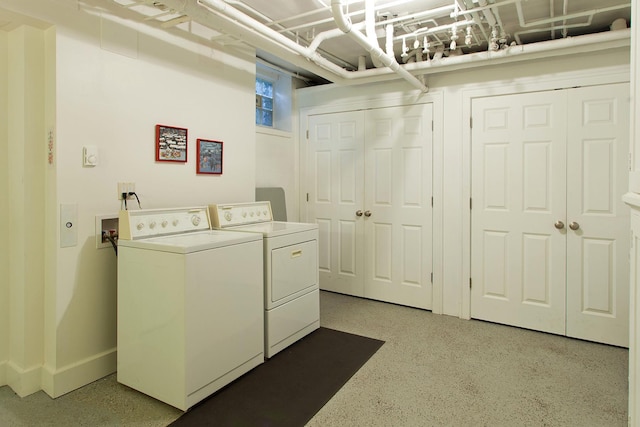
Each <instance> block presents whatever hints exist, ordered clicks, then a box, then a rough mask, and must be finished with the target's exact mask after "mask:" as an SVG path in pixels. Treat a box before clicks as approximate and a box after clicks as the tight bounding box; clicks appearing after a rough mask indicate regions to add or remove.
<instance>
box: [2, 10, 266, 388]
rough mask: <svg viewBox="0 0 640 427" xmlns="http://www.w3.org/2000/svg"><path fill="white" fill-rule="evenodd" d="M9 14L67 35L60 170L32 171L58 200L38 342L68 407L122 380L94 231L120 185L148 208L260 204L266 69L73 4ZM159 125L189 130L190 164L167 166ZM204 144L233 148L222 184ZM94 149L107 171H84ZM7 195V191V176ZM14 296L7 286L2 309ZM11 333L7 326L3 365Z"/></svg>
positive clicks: (112, 296)
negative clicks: (110, 378)
mask: <svg viewBox="0 0 640 427" xmlns="http://www.w3.org/2000/svg"><path fill="white" fill-rule="evenodd" d="M53 3H56V2H53ZM2 7H5V8H7V9H10V10H12V11H13V12H18V13H21V14H24V15H28V16H32V17H35V18H38V19H41V20H43V21H46V22H50V23H52V24H54V25H55V43H51V44H47V43H46V42H45V45H46V46H47V52H46V53H45V59H44V61H47V60H49V59H50V58H51V55H53V58H54V61H55V62H53V63H55V70H54V71H51V73H50V74H49V77H48V78H50V79H51V81H52V82H54V83H55V84H51V85H49V86H54V87H53V88H51V87H49V86H48V87H46V88H43V89H40V91H41V92H47V93H48V94H49V95H52V94H53V95H54V96H55V102H54V103H53V107H51V110H50V111H49V113H46V112H45V115H44V119H42V122H43V123H42V125H43V127H44V131H43V132H42V135H40V143H41V145H40V147H41V148H44V147H46V143H47V142H46V135H47V133H48V132H49V131H50V130H51V131H52V132H53V134H54V146H55V151H54V164H53V165H51V166H43V164H42V163H39V162H37V163H35V164H32V165H30V166H29V168H33V171H34V172H33V173H39V174H45V170H46V171H47V172H46V173H47V175H46V179H45V181H46V182H45V185H46V186H47V187H46V188H47V189H48V192H47V194H46V195H42V196H41V199H42V200H41V202H42V203H43V204H44V203H46V204H47V207H46V209H45V213H46V215H47V217H46V218H45V220H44V223H45V224H47V228H46V230H45V234H46V237H45V239H44V240H45V245H46V246H47V252H46V261H45V262H44V264H46V266H47V272H46V279H45V278H43V281H47V282H48V283H47V286H46V290H45V287H44V286H42V287H41V288H40V290H39V291H38V292H40V295H39V297H40V298H42V299H43V300H44V308H43V311H44V314H42V319H44V320H43V321H44V323H45V324H44V331H45V332H44V336H38V337H32V338H34V339H36V340H40V342H43V341H44V342H45V348H44V357H43V356H42V350H40V352H39V353H38V355H39V356H38V357H39V359H40V362H41V363H42V364H43V366H44V370H43V374H42V378H43V379H42V388H43V389H44V390H45V391H47V393H49V394H50V395H52V396H59V395H61V394H63V393H66V392H68V391H70V390H72V389H74V388H77V387H80V386H82V385H84V384H87V383H88V382H90V381H93V380H95V379H97V378H100V377H102V376H104V375H107V374H109V373H111V372H114V371H115V350H116V329H115V327H116V270H115V268H116V258H115V255H114V252H113V250H112V249H110V248H106V249H96V243H95V237H94V233H95V226H94V224H95V216H96V215H98V214H116V213H117V212H118V210H119V208H120V202H119V201H118V200H117V182H119V181H133V182H135V183H136V191H137V193H138V195H139V197H140V199H141V202H142V207H143V208H158V207H173V206H187V205H204V204H207V203H215V202H222V201H224V202H228V201H235V200H242V201H246V200H253V197H254V188H255V168H256V162H255V140H256V136H255V127H254V114H253V111H254V88H255V62H254V57H253V55H252V53H251V52H249V53H245V54H240V53H237V52H236V53H232V52H231V51H223V50H213V49H208V48H204V47H202V46H197V45H194V44H192V43H190V42H189V41H187V40H185V39H183V38H180V37H176V36H172V35H169V34H167V33H165V32H157V33H156V32H155V31H153V30H151V29H150V28H148V27H146V26H145V25H144V24H141V23H135V22H134V21H120V20H117V19H116V20H112V19H114V18H112V17H107V16H101V12H98V11H97V10H91V9H84V8H78V7H75V6H74V5H70V4H67V5H63V4H60V3H57V4H53V5H52V4H51V3H48V2H45V3H43V2H37V1H24V2H20V3H19V4H18V2H14V1H10V0H0V8H2ZM1 13H2V11H1V10H0V16H1ZM125 22H127V25H131V26H132V27H128V26H124V25H122V23H125ZM2 40H4V39H3V38H0V41H2ZM2 45H3V46H5V45H6V43H2ZM1 52H2V49H0V54H1ZM48 58H49V59H48ZM5 74H6V73H5ZM2 75H3V73H2V69H0V76H2ZM9 85H11V82H9ZM41 95H42V96H44V94H41ZM2 99H4V97H3V98H2ZM0 108H1V107H0ZM0 112H2V109H0ZM2 117H3V118H2V119H0V120H6V114H2ZM0 123H1V122H0ZM156 124H165V125H174V126H179V127H184V128H188V132H189V138H188V143H189V147H188V162H187V163H169V162H160V163H159V162H155V144H154V138H155V125H156ZM4 128H5V127H4V126H3V127H2V129H4ZM196 138H205V139H215V140H221V141H223V142H224V173H223V174H222V175H197V174H196V162H195V159H196ZM84 145H95V146H97V148H98V153H99V164H98V166H96V167H93V168H91V167H83V166H82V147H83V146H84ZM5 146H6V142H3V139H2V136H1V135H0V148H1V149H2V150H3V151H4V150H5ZM42 152H44V150H42ZM2 161H4V160H0V162H2ZM8 161H11V158H9V160H8ZM0 165H1V164H0ZM45 168H50V169H45ZM2 170H6V169H4V168H3V169H2ZM37 171H39V172H37ZM49 171H51V174H49ZM0 184H1V185H2V188H6V185H7V184H6V177H5V176H4V175H2V176H1V177H0ZM51 192H53V193H54V194H53V195H52V194H51ZM61 204H72V205H76V206H77V213H78V220H77V227H78V236H77V245H76V246H73V247H68V248H60V247H59V227H58V224H59V209H60V205H61ZM134 207H136V206H134ZM136 208H137V207H136ZM0 231H1V230H0ZM2 258H3V259H4V258H5V257H2ZM0 262H2V261H0ZM2 280H3V281H2V282H0V285H2V284H3V283H4V281H6V277H4V275H3V277H2ZM7 292H8V291H7V286H6V285H3V286H0V298H1V297H3V296H5V294H6V293H7ZM6 300H7V299H6V298H1V301H6ZM2 304H6V303H3V302H0V310H1V309H2ZM2 312H3V313H4V312H5V310H2ZM0 316H2V315H0ZM0 319H2V317H0ZM11 328H12V329H13V328H14V326H13V325H11ZM6 329H7V326H6V322H2V321H1V320H0V363H1V361H2V360H3V359H4V358H3V356H4V353H6V352H7V350H6V349H7V346H8V338H7V337H6V335H7V333H5V332H4V331H5V330H6ZM41 334H42V333H41ZM33 354H36V352H32V355H33ZM0 372H1V370H0ZM4 383H5V380H4V379H3V378H2V375H0V385H2V384H4Z"/></svg>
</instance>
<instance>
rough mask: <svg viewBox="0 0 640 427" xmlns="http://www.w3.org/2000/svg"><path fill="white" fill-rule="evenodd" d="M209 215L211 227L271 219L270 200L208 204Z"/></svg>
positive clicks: (231, 225) (223, 226) (234, 225)
mask: <svg viewBox="0 0 640 427" xmlns="http://www.w3.org/2000/svg"><path fill="white" fill-rule="evenodd" d="M209 216H210V217H211V226H212V227H213V228H227V227H236V226H239V225H247V224H255V223H258V222H271V221H273V213H272V212H271V202H269V201H262V202H249V203H233V204H220V205H209Z"/></svg>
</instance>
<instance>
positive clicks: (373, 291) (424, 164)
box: [306, 104, 433, 309]
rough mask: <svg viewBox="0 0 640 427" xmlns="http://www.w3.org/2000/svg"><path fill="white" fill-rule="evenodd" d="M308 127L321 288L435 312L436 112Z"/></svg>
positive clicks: (385, 114)
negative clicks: (434, 162)
mask: <svg viewBox="0 0 640 427" xmlns="http://www.w3.org/2000/svg"><path fill="white" fill-rule="evenodd" d="M308 126H309V127H308V130H309V138H308V149H307V156H308V157H307V177H306V187H307V189H308V193H307V202H306V205H307V220H308V221H311V222H316V223H317V224H318V227H319V234H320V240H319V245H318V246H319V266H320V288H321V289H325V290H329V291H334V292H340V293H344V294H349V295H355V296H360V297H365V298H371V299H376V300H381V301H386V302H393V303H397V304H403V305H408V306H412V307H418V308H425V309H431V305H432V287H433V285H432V283H431V272H432V268H431V267H432V206H431V194H432V106H431V105H430V104H421V105H413V106H397V107H387V108H379V109H370V110H359V111H348V112H340V113H331V114H321V115H312V116H310V117H309V122H308Z"/></svg>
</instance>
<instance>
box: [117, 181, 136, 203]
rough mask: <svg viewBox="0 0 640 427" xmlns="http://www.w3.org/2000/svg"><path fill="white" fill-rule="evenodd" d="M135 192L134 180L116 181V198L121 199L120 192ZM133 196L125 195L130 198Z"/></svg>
mask: <svg viewBox="0 0 640 427" xmlns="http://www.w3.org/2000/svg"><path fill="white" fill-rule="evenodd" d="M135 192H136V183H135V182H119V183H118V200H122V194H123V193H124V194H129V193H135ZM132 197H133V196H127V199H131V198H132Z"/></svg>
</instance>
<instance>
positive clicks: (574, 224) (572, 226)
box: [569, 221, 580, 231]
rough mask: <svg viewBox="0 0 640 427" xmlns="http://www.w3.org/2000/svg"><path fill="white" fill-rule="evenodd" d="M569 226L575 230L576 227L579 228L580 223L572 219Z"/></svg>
mask: <svg viewBox="0 0 640 427" xmlns="http://www.w3.org/2000/svg"><path fill="white" fill-rule="evenodd" d="M569 228H570V229H572V230H574V231H575V230H577V229H578V228H580V224H578V223H577V222H575V221H574V222H572V223H571V224H569Z"/></svg>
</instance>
